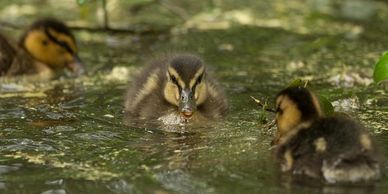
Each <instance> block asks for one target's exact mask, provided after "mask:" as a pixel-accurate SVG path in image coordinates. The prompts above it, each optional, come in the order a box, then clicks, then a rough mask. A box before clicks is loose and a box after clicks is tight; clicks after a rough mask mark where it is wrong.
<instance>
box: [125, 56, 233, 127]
mask: <svg viewBox="0 0 388 194" xmlns="http://www.w3.org/2000/svg"><path fill="white" fill-rule="evenodd" d="M124 106H125V114H126V118H128V119H129V120H131V119H132V120H133V119H149V120H155V119H157V120H160V121H162V122H163V123H164V124H181V123H185V122H187V121H189V120H202V119H205V120H207V119H210V120H213V119H217V118H220V117H221V116H223V115H224V114H225V113H226V112H227V110H228V104H227V100H226V98H225V96H224V94H223V91H222V90H221V89H220V88H219V87H218V86H217V85H216V83H215V81H214V80H213V79H212V78H211V77H210V76H209V74H208V73H207V71H206V68H205V65H204V62H203V61H202V60H201V59H200V58H199V57H197V56H195V55H190V54H181V55H167V56H164V57H161V58H159V59H156V60H154V61H152V62H151V63H150V64H149V65H148V66H147V67H146V68H145V69H144V70H143V71H142V72H141V73H140V74H139V75H138V76H137V77H135V78H134V79H133V81H132V85H131V86H130V87H129V89H128V91H127V95H126V98H125V104H124Z"/></svg>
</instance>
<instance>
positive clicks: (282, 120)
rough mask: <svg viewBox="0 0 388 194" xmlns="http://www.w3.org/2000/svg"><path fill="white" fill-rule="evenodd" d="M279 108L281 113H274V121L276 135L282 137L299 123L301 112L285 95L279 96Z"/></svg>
mask: <svg viewBox="0 0 388 194" xmlns="http://www.w3.org/2000/svg"><path fill="white" fill-rule="evenodd" d="M279 108H280V109H281V110H282V114H280V113H277V114H276V123H277V126H278V130H277V132H278V137H282V136H283V135H285V134H286V133H288V132H289V131H290V130H292V129H293V128H295V127H296V126H297V125H298V124H300V122H301V118H302V113H301V112H300V110H299V109H298V107H297V105H296V104H295V103H294V102H293V101H292V100H290V99H289V98H288V97H287V96H284V97H282V98H281V101H279Z"/></svg>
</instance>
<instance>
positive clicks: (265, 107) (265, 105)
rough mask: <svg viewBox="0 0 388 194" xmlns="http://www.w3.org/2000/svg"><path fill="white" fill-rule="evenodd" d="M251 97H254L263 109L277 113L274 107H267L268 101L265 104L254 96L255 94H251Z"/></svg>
mask: <svg viewBox="0 0 388 194" xmlns="http://www.w3.org/2000/svg"><path fill="white" fill-rule="evenodd" d="M251 98H252V99H253V100H254V101H255V102H256V103H257V104H258V105H259V106H260V107H262V108H263V110H265V111H268V112H272V113H276V111H275V110H274V109H272V108H269V107H267V103H265V104H263V103H262V102H261V101H260V100H259V99H257V98H255V97H253V96H251Z"/></svg>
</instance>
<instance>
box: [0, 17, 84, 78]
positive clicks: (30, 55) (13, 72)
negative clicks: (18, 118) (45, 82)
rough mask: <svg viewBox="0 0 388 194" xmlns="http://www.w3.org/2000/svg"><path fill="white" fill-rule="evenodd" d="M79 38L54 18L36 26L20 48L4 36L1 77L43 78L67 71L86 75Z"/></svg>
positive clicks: (0, 41) (0, 39) (0, 50)
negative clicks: (77, 42) (28, 76)
mask: <svg viewBox="0 0 388 194" xmlns="http://www.w3.org/2000/svg"><path fill="white" fill-rule="evenodd" d="M77 52H78V49H77V44H76V41H75V38H74V36H73V34H72V33H71V32H70V30H69V29H68V28H67V27H66V25H65V24H63V23H62V22H59V21H57V20H54V19H42V20H38V21H36V22H35V23H33V24H32V25H31V26H30V27H29V28H28V30H27V31H26V32H25V33H24V35H23V36H22V38H21V39H20V42H19V45H18V46H12V44H11V43H10V42H9V41H8V40H7V39H6V38H5V37H4V36H2V35H1V34H0V76H6V77H11V76H18V75H41V76H42V77H43V78H46V77H47V78H51V77H52V76H53V75H54V72H55V71H56V70H59V69H64V68H67V69H69V70H71V71H72V72H74V73H75V74H76V75H80V74H82V73H84V66H83V65H82V63H81V61H80V59H79V57H78V55H77Z"/></svg>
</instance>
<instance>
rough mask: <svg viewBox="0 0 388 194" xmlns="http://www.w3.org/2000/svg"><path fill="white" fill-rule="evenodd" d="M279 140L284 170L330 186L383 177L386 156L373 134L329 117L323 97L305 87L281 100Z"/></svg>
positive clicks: (277, 150) (289, 91)
mask: <svg viewBox="0 0 388 194" xmlns="http://www.w3.org/2000/svg"><path fill="white" fill-rule="evenodd" d="M276 106H277V110H276V124H277V128H278V130H277V134H276V137H275V139H274V140H273V144H275V145H276V146H275V156H276V158H277V159H278V161H279V163H280V165H281V169H282V171H284V172H291V173H292V174H301V175H306V176H309V177H315V178H323V179H324V180H326V181H327V182H329V183H336V182H360V181H373V180H377V179H379V178H380V176H381V175H380V174H381V172H380V155H379V153H378V151H377V150H376V146H375V143H374V141H373V140H372V138H371V136H370V135H369V134H368V131H367V130H366V129H365V128H364V127H363V126H361V125H360V124H358V123H357V122H355V121H354V120H351V119H350V118H347V117H341V116H333V117H324V116H323V114H322V111H321V108H320V105H319V101H318V99H317V97H316V96H315V95H314V94H313V93H311V92H310V91H309V90H307V89H305V88H301V87H292V88H287V89H285V90H283V91H281V92H280V93H279V94H278V95H277V98H276Z"/></svg>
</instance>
